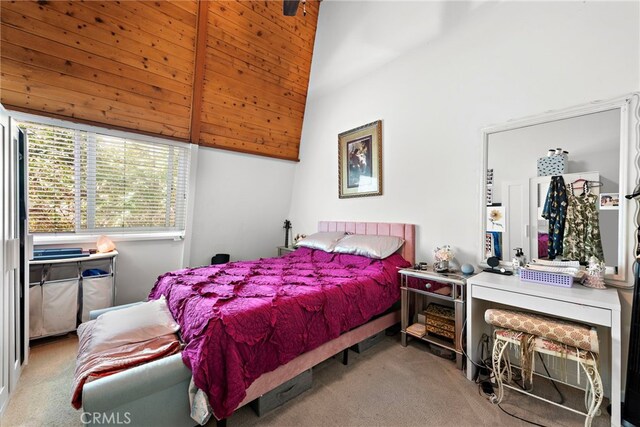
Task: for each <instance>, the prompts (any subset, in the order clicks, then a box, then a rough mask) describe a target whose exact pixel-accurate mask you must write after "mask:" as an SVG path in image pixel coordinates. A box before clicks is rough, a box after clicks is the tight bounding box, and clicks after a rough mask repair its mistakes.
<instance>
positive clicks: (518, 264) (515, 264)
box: [511, 248, 527, 275]
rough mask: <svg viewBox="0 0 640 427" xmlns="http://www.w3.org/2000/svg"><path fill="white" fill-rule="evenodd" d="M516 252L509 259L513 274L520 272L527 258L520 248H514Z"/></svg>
mask: <svg viewBox="0 0 640 427" xmlns="http://www.w3.org/2000/svg"><path fill="white" fill-rule="evenodd" d="M514 250H515V251H516V254H515V255H514V256H513V258H512V259H511V267H512V268H513V274H517V275H519V274H520V269H521V268H522V267H524V266H525V264H526V262H527V259H526V257H525V256H524V252H522V248H515V249H514Z"/></svg>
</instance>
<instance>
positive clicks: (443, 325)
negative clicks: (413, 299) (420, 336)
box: [424, 303, 456, 340]
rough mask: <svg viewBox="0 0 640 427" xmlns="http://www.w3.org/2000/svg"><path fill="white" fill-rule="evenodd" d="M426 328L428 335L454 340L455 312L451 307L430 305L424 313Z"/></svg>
mask: <svg viewBox="0 0 640 427" xmlns="http://www.w3.org/2000/svg"><path fill="white" fill-rule="evenodd" d="M424 315H425V318H426V325H425V326H426V328H427V332H428V333H429V334H434V335H438V336H440V337H444V338H448V339H451V340H453V339H455V337H456V320H455V319H456V312H455V310H454V309H453V308H451V307H446V306H444V305H440V304H435V303H431V304H429V305H428V306H427V309H426V310H425V312H424Z"/></svg>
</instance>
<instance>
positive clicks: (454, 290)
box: [400, 269, 469, 369]
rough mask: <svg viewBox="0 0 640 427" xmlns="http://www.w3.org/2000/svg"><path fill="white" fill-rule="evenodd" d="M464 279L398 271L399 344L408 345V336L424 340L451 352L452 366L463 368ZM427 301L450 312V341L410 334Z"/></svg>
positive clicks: (435, 336) (426, 271) (465, 277)
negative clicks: (399, 293) (452, 315)
mask: <svg viewBox="0 0 640 427" xmlns="http://www.w3.org/2000/svg"><path fill="white" fill-rule="evenodd" d="M467 277H469V276H463V275H462V274H460V273H455V272H452V273H437V272H435V271H433V270H414V269H403V270H400V278H401V288H400V292H401V343H402V346H403V347H406V346H407V344H408V339H409V337H411V338H415V339H419V340H422V341H425V342H427V343H429V344H433V345H436V346H438V347H441V348H445V349H448V350H451V351H453V352H455V354H456V366H457V367H458V369H462V368H463V360H464V358H463V345H464V343H463V340H462V328H463V325H464V321H465V318H466V307H465V304H466V287H467ZM429 302H437V303H442V305H446V306H448V307H451V308H453V310H454V313H455V315H454V319H455V328H454V330H455V332H454V338H453V339H452V340H449V339H446V338H444V337H441V336H438V335H434V334H430V333H429V332H428V331H426V333H425V334H424V335H421V334H419V333H415V332H413V328H410V327H411V326H412V325H414V324H416V323H420V324H423V325H424V323H423V322H422V321H418V314H419V313H422V312H423V311H424V309H425V308H426V306H427V304H428V303H429Z"/></svg>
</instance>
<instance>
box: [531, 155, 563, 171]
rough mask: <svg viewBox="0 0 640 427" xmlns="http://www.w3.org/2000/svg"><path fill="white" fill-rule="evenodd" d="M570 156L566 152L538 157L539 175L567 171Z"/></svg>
mask: <svg viewBox="0 0 640 427" xmlns="http://www.w3.org/2000/svg"><path fill="white" fill-rule="evenodd" d="M568 165H569V157H568V156H567V155H566V154H554V155H553V156H547V157H540V158H539V159H538V176H556V175H562V174H564V173H567V170H568Z"/></svg>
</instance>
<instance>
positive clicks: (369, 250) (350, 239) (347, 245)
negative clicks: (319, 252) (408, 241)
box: [333, 234, 404, 259]
mask: <svg viewBox="0 0 640 427" xmlns="http://www.w3.org/2000/svg"><path fill="white" fill-rule="evenodd" d="M403 244H404V239H402V238H400V237H396V236H374V235H364V234H350V235H348V236H345V237H343V238H342V239H340V241H339V242H338V243H337V244H336V246H335V248H333V252H336V253H341V254H353V255H362V256H366V257H368V258H375V259H384V258H386V257H388V256H390V255H392V254H394V253H395V252H396V251H397V250H398V249H400V248H401V247H402V245H403Z"/></svg>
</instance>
